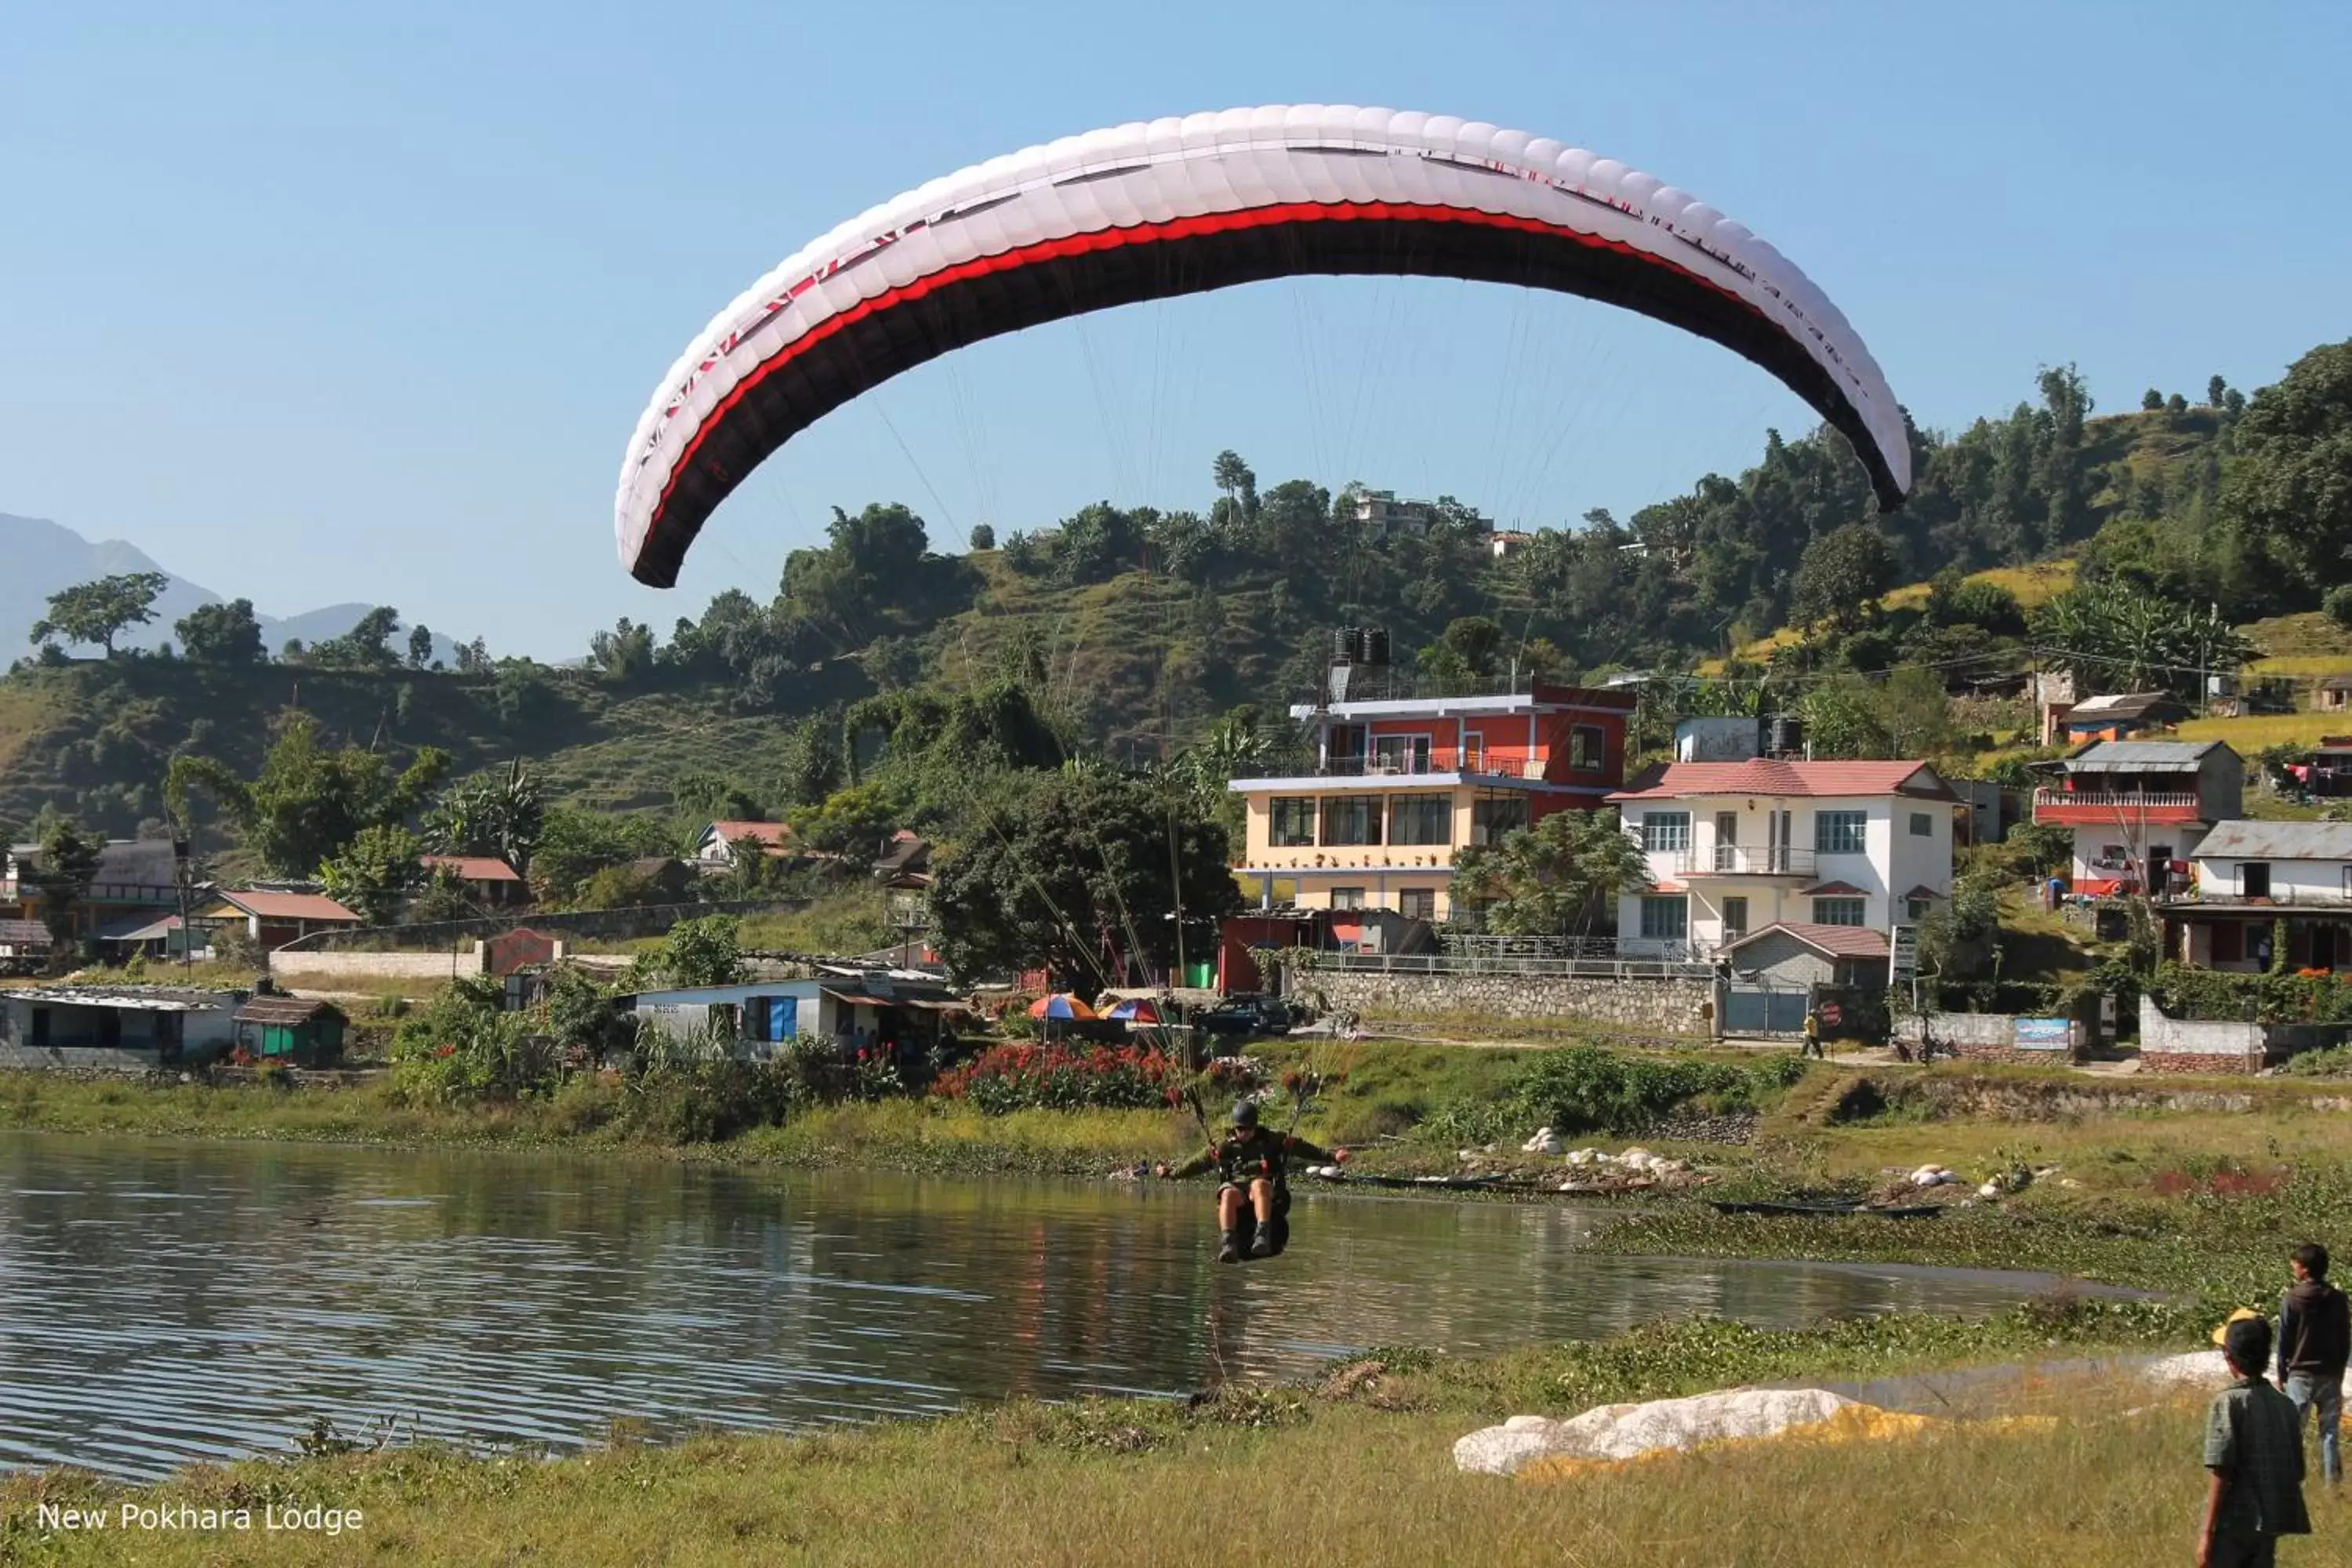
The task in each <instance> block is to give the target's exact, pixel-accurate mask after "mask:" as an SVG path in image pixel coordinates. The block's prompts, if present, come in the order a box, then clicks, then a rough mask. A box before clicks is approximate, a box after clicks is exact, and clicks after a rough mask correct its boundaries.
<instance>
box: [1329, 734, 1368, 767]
mask: <svg viewBox="0 0 2352 1568" xmlns="http://www.w3.org/2000/svg"><path fill="white" fill-rule="evenodd" d="M1323 746H1324V752H1323V755H1324V757H1325V759H1326V761H1325V766H1326V767H1327V768H1328V770H1329V771H1330V772H1332V773H1362V772H1363V771H1364V727H1363V726H1362V725H1361V724H1334V725H1332V726H1331V732H1330V733H1329V734H1328V736H1326V737H1325V738H1324V742H1323Z"/></svg>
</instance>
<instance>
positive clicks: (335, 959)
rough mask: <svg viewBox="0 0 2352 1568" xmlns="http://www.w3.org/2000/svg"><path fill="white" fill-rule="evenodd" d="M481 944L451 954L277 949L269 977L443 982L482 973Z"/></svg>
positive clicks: (273, 955) (272, 959) (297, 948)
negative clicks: (290, 976)
mask: <svg viewBox="0 0 2352 1568" xmlns="http://www.w3.org/2000/svg"><path fill="white" fill-rule="evenodd" d="M483 952H484V945H483V944H482V943H481V942H468V943H467V944H466V946H465V947H464V948H463V949H461V950H459V951H457V952H322V951H319V950H316V949H312V948H306V947H295V948H280V949H278V951H277V952H273V953H271V954H270V955H269V973H272V974H303V975H310V976H312V977H314V978H316V979H320V980H344V979H358V978H368V979H376V980H446V979H448V978H449V977H450V976H451V975H453V974H480V973H484V969H483V963H482V955H483Z"/></svg>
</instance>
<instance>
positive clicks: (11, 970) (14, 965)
mask: <svg viewBox="0 0 2352 1568" xmlns="http://www.w3.org/2000/svg"><path fill="white" fill-rule="evenodd" d="M52 943H53V939H52V938H51V937H50V935H49V928H48V927H47V925H46V924H45V923H43V922H42V921H16V920H0V974H38V973H40V972H41V971H42V970H43V969H46V968H47V967H48V963H49V952H50V950H51V947H52Z"/></svg>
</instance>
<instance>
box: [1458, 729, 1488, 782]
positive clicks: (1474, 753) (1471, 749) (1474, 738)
mask: <svg viewBox="0 0 2352 1568" xmlns="http://www.w3.org/2000/svg"><path fill="white" fill-rule="evenodd" d="M1462 771H1463V772H1464V773H1485V772H1486V735H1485V733H1484V732H1483V731H1477V730H1472V731H1468V732H1467V733H1465V735H1464V736H1463V737H1462Z"/></svg>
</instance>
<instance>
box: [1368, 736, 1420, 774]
mask: <svg viewBox="0 0 2352 1568" xmlns="http://www.w3.org/2000/svg"><path fill="white" fill-rule="evenodd" d="M1371 771H1372V772H1374V773H1427V772H1428V771H1429V737H1428V736H1426V735H1375V736H1373V737H1372V767H1371Z"/></svg>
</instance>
